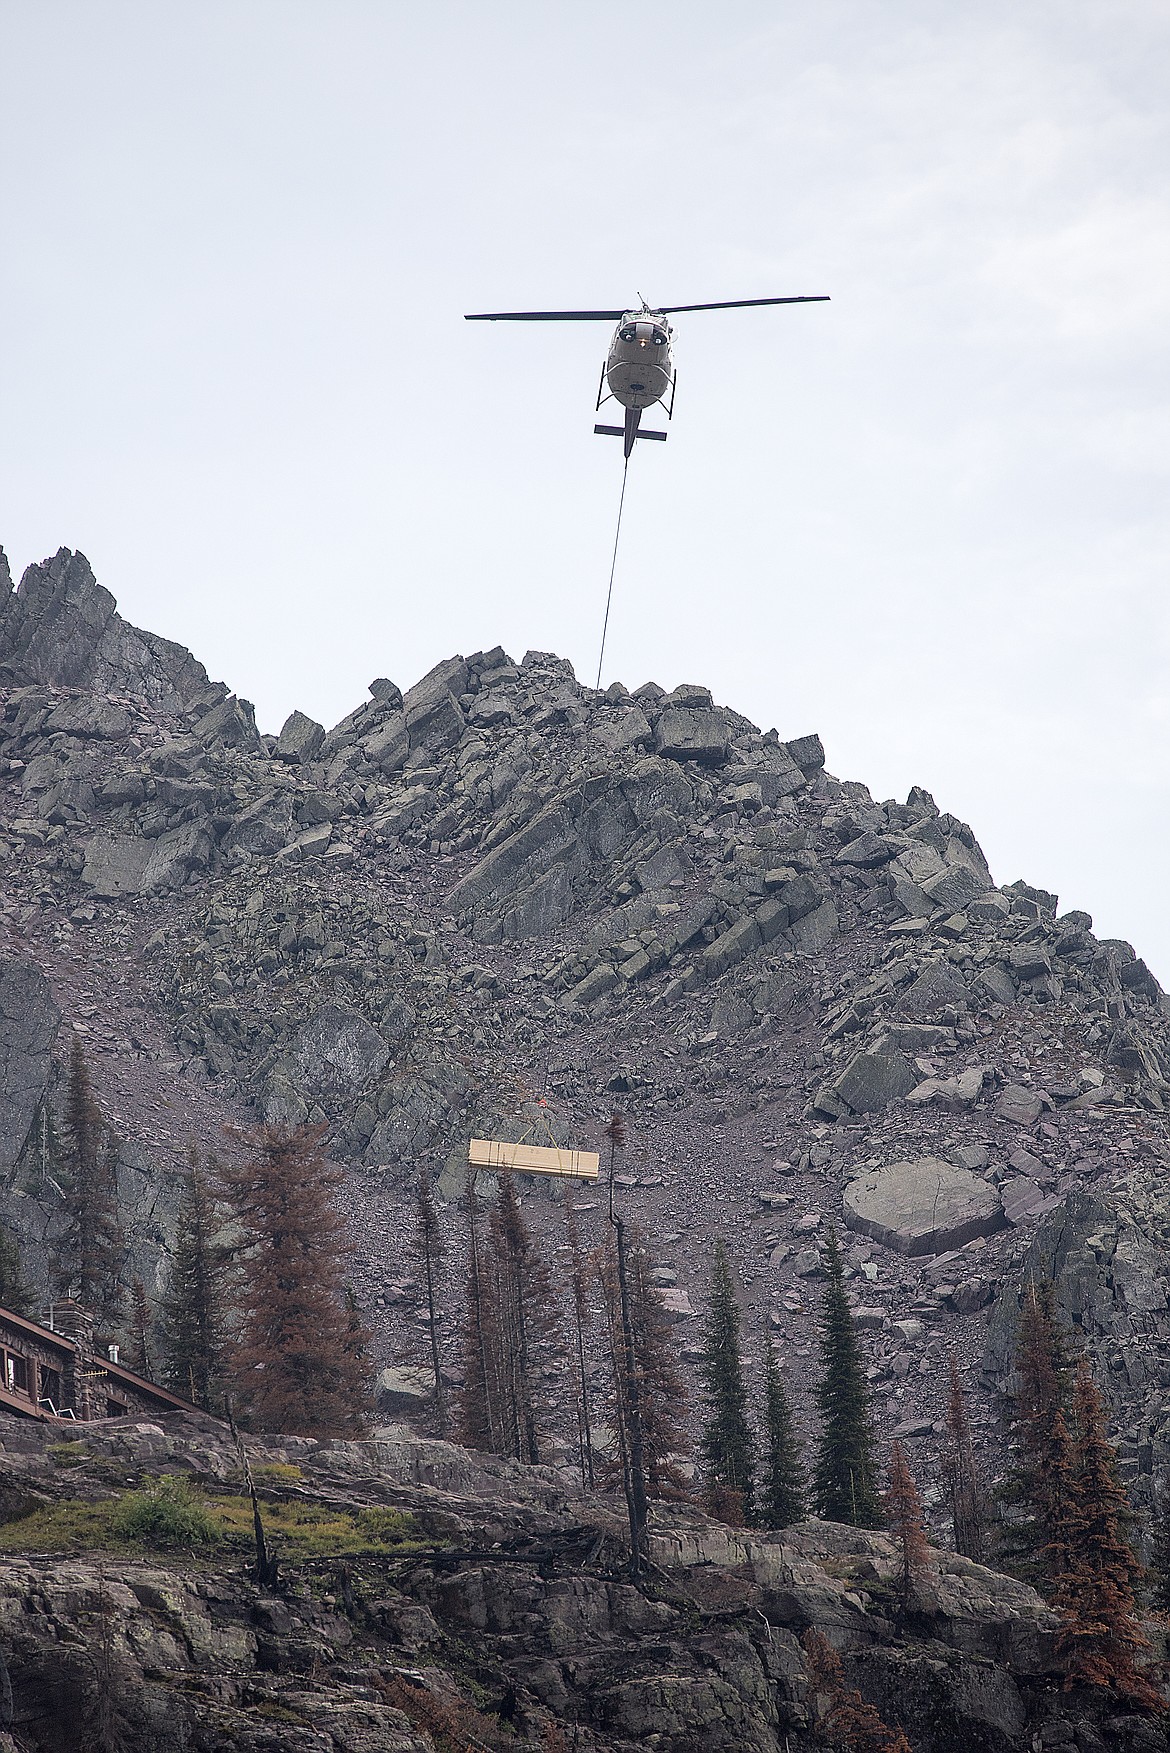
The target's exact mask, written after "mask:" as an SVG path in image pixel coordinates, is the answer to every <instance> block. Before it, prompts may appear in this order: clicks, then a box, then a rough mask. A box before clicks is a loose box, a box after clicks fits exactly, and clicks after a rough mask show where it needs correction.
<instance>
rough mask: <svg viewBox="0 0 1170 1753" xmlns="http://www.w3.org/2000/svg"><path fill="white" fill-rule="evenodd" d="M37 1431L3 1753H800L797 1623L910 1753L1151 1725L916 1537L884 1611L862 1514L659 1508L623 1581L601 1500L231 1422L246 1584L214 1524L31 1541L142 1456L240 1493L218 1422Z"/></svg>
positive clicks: (462, 1465) (536, 1481)
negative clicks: (746, 1514)
mask: <svg viewBox="0 0 1170 1753" xmlns="http://www.w3.org/2000/svg"><path fill="white" fill-rule="evenodd" d="M52 1434H53V1433H45V1432H42V1431H39V1430H34V1429H32V1428H26V1427H23V1426H13V1427H11V1428H10V1429H8V1430H5V1431H4V1432H3V1433H2V1436H0V1440H2V1441H3V1455H2V1457H0V1509H2V1510H3V1513H4V1514H5V1515H6V1517H8V1518H9V1519H8V1520H6V1521H5V1522H4V1523H3V1524H2V1525H0V1546H2V1547H3V1551H2V1553H0V1638H2V1640H3V1649H4V1652H5V1654H6V1658H7V1664H8V1668H9V1671H10V1675H11V1684H12V1698H13V1710H12V1716H11V1719H10V1720H11V1735H10V1736H8V1737H4V1738H2V1740H0V1744H2V1741H6V1742H7V1748H8V1749H15V1748H19V1749H22V1750H24V1753H50V1750H51V1753H73V1750H74V1749H77V1750H78V1753H80V1749H82V1748H83V1747H91V1746H95V1745H101V1746H103V1747H111V1748H112V1747H118V1748H122V1749H125V1750H126V1753H153V1750H154V1749H156V1748H157V1749H161V1748H163V1747H164V1746H165V1747H167V1748H174V1747H186V1748H190V1749H193V1750H197V1753H199V1750H204V1749H206V1750H212V1749H215V1750H221V1749H228V1748H231V1749H247V1750H248V1753H253V1750H255V1753H260V1750H264V1753H268V1750H270V1749H272V1750H274V1749H277V1748H279V1749H281V1750H282V1753H286V1750H288V1749H295V1750H297V1753H318V1750H319V1753H332V1750H334V1749H336V1750H337V1753H427V1750H430V1749H435V1748H438V1749H446V1748H451V1749H458V1750H459V1753H462V1750H463V1749H464V1748H468V1747H471V1748H477V1749H479V1748H486V1749H492V1748H511V1749H514V1750H515V1753H522V1750H526V1749H532V1750H534V1753H535V1750H537V1749H545V1750H549V1753H554V1750H557V1749H561V1748H566V1749H567V1748H578V1749H588V1750H591V1753H592V1750H597V1753H601V1750H606V1753H609V1750H613V1753H618V1750H621V1753H625V1750H627V1749H629V1750H633V1749H635V1748H637V1749H645V1748H654V1749H661V1750H662V1753H700V1750H711V1753H715V1750H722V1749H727V1750H729V1753H730V1750H731V1749H735V1750H736V1753H777V1750H779V1749H785V1750H786V1753H805V1750H806V1749H807V1750H809V1753H811V1750H812V1749H813V1748H816V1747H819V1746H823V1745H824V1743H823V1742H822V1741H820V1740H818V1738H817V1736H816V1732H815V1721H814V1720H813V1719H814V1717H815V1709H814V1708H813V1701H811V1700H810V1699H809V1698H808V1695H807V1694H808V1688H807V1680H806V1671H805V1662H804V1656H803V1652H802V1649H801V1645H800V1643H799V1641H798V1640H799V1638H800V1636H801V1635H802V1634H803V1633H804V1632H805V1631H806V1630H808V1629H809V1628H810V1627H816V1628H818V1629H819V1630H820V1631H822V1632H823V1634H824V1635H825V1636H826V1637H827V1638H828V1639H829V1640H830V1642H831V1643H833V1644H834V1645H835V1646H836V1647H838V1648H839V1649H841V1650H842V1651H843V1652H844V1656H845V1665H846V1673H847V1677H848V1679H849V1680H850V1682H851V1683H853V1684H855V1685H857V1686H859V1687H860V1688H861V1689H862V1691H863V1692H864V1694H865V1695H866V1697H867V1698H869V1699H871V1700H872V1701H873V1702H874V1703H875V1704H876V1705H877V1707H878V1708H879V1710H880V1711H881V1712H882V1714H883V1715H884V1716H885V1717H886V1719H887V1721H889V1722H891V1723H901V1722H905V1723H906V1725H907V1727H908V1731H909V1734H910V1739H911V1742H912V1744H913V1746H914V1748H915V1753H967V1750H970V1753H975V1750H978V1753H1009V1750H1015V1749H1029V1750H1031V1749H1035V1748H1044V1749H1049V1750H1053V1753H1055V1750H1057V1749H1062V1748H1067V1749H1070V1750H1071V1749H1073V1748H1076V1749H1079V1750H1080V1753H1104V1749H1106V1748H1108V1749H1115V1748H1116V1749H1121V1750H1123V1753H1125V1750H1129V1749H1133V1750H1134V1753H1139V1750H1140V1753H1144V1750H1145V1749H1150V1748H1155V1747H1158V1748H1161V1747H1163V1746H1164V1745H1165V1738H1164V1734H1163V1730H1162V1728H1161V1727H1160V1726H1158V1725H1157V1724H1155V1723H1153V1722H1151V1721H1150V1719H1148V1718H1144V1717H1139V1716H1135V1715H1132V1714H1128V1713H1126V1712H1125V1711H1124V1710H1122V1709H1121V1708H1120V1707H1119V1706H1118V1705H1117V1704H1116V1703H1112V1704H1110V1702H1109V1701H1107V1700H1106V1701H1101V1700H1093V1699H1085V1698H1082V1697H1080V1696H1078V1695H1069V1694H1066V1693H1063V1692H1061V1691H1060V1689H1059V1682H1058V1680H1057V1677H1056V1665H1055V1661H1054V1654H1053V1632H1054V1620H1053V1616H1052V1614H1051V1612H1050V1611H1049V1609H1048V1608H1047V1607H1046V1606H1045V1605H1044V1603H1043V1602H1042V1601H1041V1600H1040V1598H1039V1597H1038V1596H1037V1595H1036V1594H1035V1593H1034V1592H1033V1591H1032V1590H1031V1589H1030V1588H1028V1587H1026V1586H1025V1585H1024V1584H1021V1583H1018V1582H1015V1581H1013V1580H1011V1579H1009V1578H1007V1577H1003V1576H1000V1575H998V1574H997V1573H996V1572H994V1571H991V1570H987V1569H984V1568H983V1567H982V1566H980V1565H976V1564H972V1563H970V1562H969V1561H968V1560H966V1559H963V1558H959V1557H956V1556H955V1555H954V1554H952V1553H948V1552H934V1553H932V1563H931V1571H930V1574H929V1577H928V1578H927V1580H926V1582H925V1584H924V1589H923V1603H922V1609H921V1611H919V1612H917V1613H916V1614H914V1615H913V1616H912V1617H911V1618H909V1619H902V1618H900V1617H899V1615H898V1613H897V1610H896V1592H895V1590H894V1588H893V1586H892V1579H893V1576H894V1572H895V1556H894V1551H893V1546H892V1543H891V1541H890V1540H889V1539H888V1538H887V1537H886V1536H884V1535H882V1534H875V1533H868V1532H861V1531H859V1530H856V1529H853V1528H846V1527H843V1526H840V1525H837V1524H835V1523H828V1522H818V1521H815V1520H810V1521H807V1522H803V1523H801V1524H799V1525H798V1526H797V1527H794V1528H791V1529H788V1530H786V1531H785V1532H784V1533H782V1534H778V1535H773V1536H760V1535H757V1534H755V1533H750V1534H749V1533H745V1532H743V1531H737V1530H734V1529H730V1528H727V1527H725V1526H723V1525H722V1524H719V1523H716V1522H712V1521H710V1520H708V1519H707V1518H706V1517H704V1516H702V1515H701V1514H699V1513H698V1512H697V1511H694V1510H692V1509H690V1508H688V1507H685V1506H669V1507H666V1508H659V1509H658V1510H656V1512H655V1514H654V1518H653V1523H652V1532H651V1541H650V1557H651V1566H650V1574H649V1578H648V1581H647V1582H646V1583H645V1584H644V1585H643V1586H641V1587H635V1586H633V1585H632V1584H631V1583H630V1582H629V1580H628V1579H627V1577H626V1574H625V1566H624V1562H623V1559H624V1551H623V1543H622V1534H623V1523H622V1516H621V1506H620V1504H619V1502H618V1501H617V1500H616V1499H607V1498H604V1497H601V1498H595V1499H591V1500H589V1501H587V1502H586V1501H582V1500H581V1499H580V1498H578V1497H576V1496H575V1495H574V1493H573V1488H572V1481H571V1480H569V1479H568V1478H566V1477H565V1476H564V1475H563V1474H561V1473H559V1472H557V1471H556V1470H554V1469H551V1468H524V1467H520V1466H519V1465H517V1464H515V1463H511V1462H505V1461H499V1460H496V1459H494V1458H491V1457H485V1456H479V1455H472V1454H469V1453H468V1452H467V1451H465V1450H463V1449H460V1448H457V1447H455V1446H454V1445H453V1444H448V1443H441V1442H434V1441H428V1440H425V1439H421V1438H419V1437H417V1436H415V1435H414V1434H413V1433H412V1432H410V1431H409V1430H408V1429H407V1428H406V1427H404V1426H387V1427H383V1428H381V1429H379V1430H378V1431H376V1432H375V1434H374V1436H373V1437H372V1438H371V1439H369V1440H368V1441H365V1442H331V1443H324V1444H319V1443H316V1442H313V1441H310V1440H307V1439H299V1438H277V1439H262V1440H261V1439H250V1441H249V1447H250V1460H251V1464H252V1468H253V1471H254V1474H255V1476H256V1478H257V1483H258V1487H259V1490H260V1494H261V1497H262V1499H263V1502H264V1514H265V1516H266V1519H267V1521H268V1523H269V1527H270V1532H271V1530H273V1529H276V1528H281V1529H284V1530H289V1531H290V1532H289V1533H287V1534H286V1535H283V1536H282V1535H281V1534H280V1533H277V1534H275V1535H274V1536H273V1538H274V1544H275V1546H276V1548H277V1552H278V1557H279V1559H280V1571H279V1577H278V1580H277V1582H276V1583H275V1584H274V1585H272V1586H267V1587H260V1586H258V1585H257V1583H256V1582H255V1581H254V1580H253V1576H252V1572H251V1567H250V1564H249V1562H248V1556H249V1555H248V1552H247V1547H246V1543H245V1542H244V1541H242V1540H241V1541H239V1542H237V1543H236V1544H234V1545H233V1544H231V1543H224V1544H223V1545H221V1546H216V1547H213V1548H210V1549H207V1550H199V1551H196V1550H194V1549H192V1550H188V1551H186V1552H183V1551H174V1552H161V1551H158V1550H151V1549H150V1548H149V1547H148V1546H146V1545H140V1546H139V1547H138V1548H137V1549H134V1548H132V1547H130V1546H128V1545H127V1544H126V1543H125V1542H123V1543H122V1544H121V1546H120V1547H119V1546H118V1545H117V1544H116V1543H112V1542H110V1541H107V1542H106V1546H105V1549H104V1550H94V1549H93V1548H92V1547H91V1548H90V1549H89V1550H85V1549H84V1548H83V1546H81V1545H80V1543H79V1549H77V1550H71V1551H60V1550H58V1551H55V1552H45V1551H41V1552H38V1551H36V1550H34V1549H32V1548H33V1547H34V1546H35V1542H36V1536H37V1533H38V1531H40V1533H41V1535H42V1540H43V1536H44V1531H45V1529H46V1528H49V1527H56V1529H57V1530H58V1535H57V1544H60V1543H61V1542H60V1538H59V1536H60V1530H61V1528H62V1527H67V1526H68V1525H69V1522H70V1518H71V1517H72V1518H73V1522H74V1524H75V1525H76V1526H77V1527H78V1528H85V1527H89V1528H90V1529H92V1528H93V1527H94V1526H95V1525H97V1523H98V1522H100V1516H101V1514H102V1513H104V1511H106V1510H108V1509H109V1508H110V1506H116V1505H117V1504H118V1502H119V1501H123V1502H124V1501H125V1497H124V1494H125V1493H126V1492H127V1490H129V1489H132V1488H134V1487H141V1485H142V1484H143V1481H144V1480H145V1481H147V1482H149V1480H150V1479H151V1478H152V1477H153V1478H155V1479H157V1478H158V1477H159V1476H162V1475H166V1474H172V1475H176V1476H178V1477H182V1478H184V1479H185V1480H187V1481H188V1482H190V1483H191V1487H192V1489H191V1494H190V1495H192V1496H194V1497H197V1498H201V1499H202V1500H203V1501H206V1502H207V1503H209V1504H215V1503H217V1502H230V1501H235V1502H241V1501H243V1500H242V1499H241V1498H239V1496H238V1495H237V1497H236V1498H235V1499H232V1497H231V1494H232V1493H233V1492H235V1493H236V1494H239V1492H240V1479H239V1460H238V1456H237V1453H236V1450H235V1448H234V1445H233V1444H232V1443H231V1441H230V1440H229V1438H228V1434H227V1432H226V1431H225V1430H224V1429H223V1427H222V1426H220V1425H218V1424H216V1423H215V1422H214V1421H212V1420H206V1421H199V1422H196V1421H194V1420H192V1419H189V1418H185V1417H180V1416H177V1417H176V1418H175V1420H174V1421H167V1423H166V1424H165V1425H164V1424H157V1425H153V1424H140V1425H136V1426H127V1425H126V1424H125V1423H124V1422H120V1423H115V1422H113V1421H111V1422H109V1423H102V1424H97V1425H92V1426H87V1427H86V1429H85V1431H84V1435H83V1437H81V1438H79V1439H78V1440H77V1441H75V1442H66V1443H62V1442H59V1441H57V1442H54V1441H52V1440H51V1436H52ZM372 1510H373V1511H381V1512H382V1514H383V1520H384V1521H386V1512H397V1514H396V1516H395V1517H394V1518H393V1520H394V1524H395V1527H396V1530H397V1532H396V1534H395V1536H394V1537H393V1538H391V1539H383V1540H381V1541H379V1540H371V1541H370V1542H369V1543H368V1544H367V1546H366V1547H365V1549H364V1550H363V1549H362V1548H361V1547H360V1546H358V1547H355V1546H354V1545H353V1542H352V1541H350V1542H349V1543H348V1545H347V1543H346V1541H345V1540H344V1539H343V1538H342V1537H341V1536H340V1535H337V1536H335V1538H336V1539H337V1543H338V1545H339V1547H340V1550H338V1551H335V1552H330V1551H324V1552H322V1551H319V1550H309V1549H308V1548H305V1547H298V1546H297V1544H296V1541H295V1539H294V1537H293V1534H292V1532H291V1531H292V1530H295V1528H296V1526H297V1518H298V1517H301V1518H304V1519H305V1521H306V1522H311V1521H312V1518H313V1517H314V1516H317V1517H318V1518H320V1517H321V1515H322V1513H323V1512H327V1513H328V1515H329V1516H331V1517H332V1518H333V1521H332V1522H330V1523H328V1526H329V1527H334V1526H336V1527H340V1526H341V1524H342V1523H343V1522H345V1521H346V1519H347V1518H348V1520H349V1523H350V1525H355V1524H361V1525H373V1524H371V1523H370V1512H371V1511H372ZM87 1517H88V1518H89V1519H88V1520H87ZM363 1517H365V1518H366V1520H365V1522H364V1523H363V1522H362V1518H363ZM12 1518H15V1519H12ZM322 1525H324V1524H322ZM386 1525H389V1523H388V1522H386ZM22 1530H24V1531H25V1533H24V1534H23V1535H22ZM24 1539H27V1541H28V1547H27V1549H26V1547H25V1546H24V1544H23V1541H24ZM327 1543H328V1539H326V1544H327ZM318 1545H320V1542H319V1541H318ZM99 1734H100V1735H104V1736H105V1737H106V1738H105V1740H104V1741H102V1740H100V1739H98V1740H95V1738H94V1737H95V1735H99Z"/></svg>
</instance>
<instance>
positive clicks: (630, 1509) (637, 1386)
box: [605, 1113, 648, 1581]
mask: <svg viewBox="0 0 1170 1753" xmlns="http://www.w3.org/2000/svg"><path fill="white" fill-rule="evenodd" d="M605 1135H606V1137H607V1138H608V1140H609V1223H610V1228H611V1229H612V1230H613V1242H614V1258H615V1264H616V1268H617V1310H618V1323H619V1326H620V1331H621V1346H620V1352H619V1351H618V1348H617V1345H616V1343H615V1347H614V1352H615V1363H614V1371H615V1376H616V1377H617V1378H618V1384H617V1401H618V1405H619V1407H620V1408H622V1409H623V1416H622V1417H621V1418H619V1421H618V1436H619V1441H620V1445H621V1457H622V1485H623V1488H624V1491H625V1499H626V1514H627V1517H628V1519H629V1524H630V1575H631V1576H632V1577H633V1578H634V1579H635V1581H636V1580H637V1579H638V1577H640V1576H641V1574H642V1570H643V1568H644V1564H645V1557H646V1554H645V1543H646V1521H647V1516H648V1510H647V1505H646V1456H645V1447H644V1439H643V1431H642V1379H641V1371H640V1370H639V1368H638V1356H637V1346H636V1342H635V1338H634V1323H633V1317H632V1314H631V1311H630V1286H629V1275H628V1272H627V1263H626V1225H625V1219H624V1218H623V1217H622V1216H621V1215H620V1214H619V1213H618V1211H617V1210H616V1208H615V1206H614V1169H615V1167H616V1164H617V1153H618V1151H619V1150H624V1149H625V1147H626V1123H625V1118H624V1116H623V1115H621V1114H619V1113H614V1114H613V1115H611V1117H610V1122H609V1125H608V1126H607V1127H606V1129H605ZM619 1359H620V1361H619Z"/></svg>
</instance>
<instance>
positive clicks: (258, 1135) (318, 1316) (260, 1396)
mask: <svg viewBox="0 0 1170 1753" xmlns="http://www.w3.org/2000/svg"><path fill="white" fill-rule="evenodd" d="M324 1135H325V1127H324V1126H301V1127H297V1128H294V1129H289V1128H287V1127H283V1126H259V1127H256V1128H254V1129H253V1130H251V1131H247V1132H243V1133H240V1134H237V1136H238V1137H239V1138H240V1139H241V1141H242V1143H243V1144H244V1146H245V1156H244V1158H243V1160H242V1161H239V1162H236V1163H234V1164H230V1165H228V1166H227V1167H225V1168H224V1169H222V1170H221V1172H220V1180H221V1184H222V1187H223V1190H224V1193H225V1195H226V1197H227V1198H228V1199H229V1200H230V1202H231V1205H232V1207H233V1211H234V1214H235V1217H236V1219H237V1221H238V1222H239V1224H240V1225H241V1227H242V1228H243V1230H244V1233H245V1236H246V1238H247V1250H248V1251H247V1259H246V1262H245V1264H244V1267H243V1270H241V1271H240V1273H239V1275H238V1282H237V1285H236V1292H235V1299H234V1300H235V1307H236V1312H237V1316H238V1320H239V1334H238V1337H237V1339H236V1340H235V1342H234V1344H233V1346H232V1353H231V1374H232V1380H233V1385H234V1386H235V1388H236V1390H237V1391H238V1393H239V1395H240V1398H241V1401H242V1404H243V1406H244V1407H245V1409H246V1410H247V1412H248V1414H249V1416H250V1418H251V1421H252V1422H253V1424H255V1425H256V1426H257V1427H259V1428H261V1429H266V1430H274V1431H288V1432H293V1431H295V1432H297V1433H299V1434H301V1435H305V1436H350V1435H357V1434H360V1432H361V1431H362V1430H363V1429H364V1428H365V1423H366V1420H365V1416H364V1413H365V1401H366V1397H367V1393H368V1382H367V1380H366V1378H365V1372H364V1370H363V1368H362V1367H361V1363H360V1360H359V1358H358V1357H357V1356H355V1352H354V1348H353V1345H352V1342H351V1338H350V1334H349V1331H348V1320H347V1314H346V1307H345V1278H344V1271H343V1264H342V1260H343V1254H344V1252H345V1248H344V1243H343V1240H342V1225H341V1220H340V1218H339V1217H338V1215H337V1212H336V1209H335V1207H334V1205H333V1200H332V1195H333V1192H334V1190H335V1189H336V1188H337V1187H338V1186H339V1185H340V1183H341V1181H342V1178H343V1177H342V1174H341V1171H340V1170H339V1169H336V1168H333V1167H331V1166H330V1164H329V1163H328V1161H327V1160H326V1158H325V1155H324V1153H323V1150H322V1140H323V1139H324Z"/></svg>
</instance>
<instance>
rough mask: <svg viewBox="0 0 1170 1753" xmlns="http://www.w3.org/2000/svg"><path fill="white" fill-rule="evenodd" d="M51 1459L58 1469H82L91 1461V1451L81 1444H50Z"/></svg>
mask: <svg viewBox="0 0 1170 1753" xmlns="http://www.w3.org/2000/svg"><path fill="white" fill-rule="evenodd" d="M49 1458H50V1459H51V1460H52V1461H54V1462H55V1463H56V1464H57V1466H58V1467H80V1466H81V1463H82V1462H83V1461H87V1460H88V1459H89V1450H88V1449H87V1448H86V1446H85V1444H84V1443H81V1442H71V1443H50V1444H49Z"/></svg>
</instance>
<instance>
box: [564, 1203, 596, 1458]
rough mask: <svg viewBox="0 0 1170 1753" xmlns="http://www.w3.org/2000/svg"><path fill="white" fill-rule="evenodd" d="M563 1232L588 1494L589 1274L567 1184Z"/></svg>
mask: <svg viewBox="0 0 1170 1753" xmlns="http://www.w3.org/2000/svg"><path fill="white" fill-rule="evenodd" d="M563 1203H564V1214H565V1233H566V1235H567V1236H568V1238H569V1242H568V1246H569V1255H570V1259H569V1288H570V1291H571V1293H572V1304H571V1306H572V1310H573V1342H574V1359H573V1362H574V1369H575V1372H576V1394H575V1401H576V1406H575V1411H576V1418H577V1454H578V1459H579V1463H580V1467H581V1489H582V1491H592V1490H593V1483H594V1469H593V1429H592V1421H591V1419H590V1408H589V1375H588V1371H587V1369H586V1365H585V1329H586V1327H587V1326H588V1325H589V1275H588V1269H587V1265H586V1260H585V1255H584V1252H583V1250H582V1247H581V1226H580V1224H579V1223H578V1222H577V1213H576V1211H575V1210H574V1208H573V1191H572V1188H571V1187H570V1185H569V1183H568V1181H566V1182H565V1185H564V1190H563Z"/></svg>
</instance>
